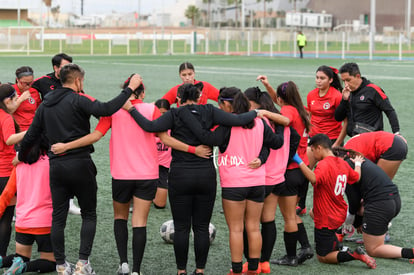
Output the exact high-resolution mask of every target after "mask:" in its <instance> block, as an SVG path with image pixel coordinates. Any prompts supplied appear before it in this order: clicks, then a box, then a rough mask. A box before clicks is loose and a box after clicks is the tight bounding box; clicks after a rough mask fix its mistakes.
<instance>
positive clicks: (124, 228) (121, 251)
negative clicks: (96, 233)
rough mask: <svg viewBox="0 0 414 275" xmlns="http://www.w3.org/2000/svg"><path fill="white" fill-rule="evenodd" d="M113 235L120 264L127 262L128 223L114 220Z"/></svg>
mask: <svg viewBox="0 0 414 275" xmlns="http://www.w3.org/2000/svg"><path fill="white" fill-rule="evenodd" d="M114 234H115V242H116V248H117V249H118V255H119V259H120V261H121V264H122V263H127V262H128V221H127V220H122V219H116V220H115V221H114Z"/></svg>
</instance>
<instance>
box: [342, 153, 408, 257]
mask: <svg viewBox="0 0 414 275" xmlns="http://www.w3.org/2000/svg"><path fill="white" fill-rule="evenodd" d="M346 151H349V152H346ZM335 153H336V154H337V155H339V156H345V160H346V162H347V163H348V164H349V166H350V167H351V168H352V167H356V166H357V165H358V163H357V162H355V163H354V162H352V161H351V160H350V159H349V158H350V157H352V156H353V155H355V154H356V153H357V152H355V151H353V150H349V149H346V150H345V155H344V151H343V150H341V149H340V148H338V149H337V151H336V152H335ZM361 169H362V173H361V180H360V181H359V182H358V183H356V184H353V185H349V186H347V187H346V196H347V198H348V202H349V207H348V215H347V218H346V220H345V224H344V227H352V226H353V225H354V226H355V227H356V228H358V229H359V231H362V237H363V240H364V246H365V249H366V250H367V253H368V255H370V256H372V257H379V258H391V259H395V258H406V259H410V263H412V262H413V259H414V249H413V248H402V247H398V246H395V245H389V244H384V241H385V234H386V232H387V231H388V224H389V223H390V222H391V220H392V219H393V218H394V217H396V216H397V215H398V213H399V212H400V209H401V198H400V194H399V191H398V187H397V186H396V185H395V184H394V183H393V182H392V180H391V179H390V178H389V176H388V175H387V174H385V172H384V171H383V170H382V169H381V168H380V167H378V166H377V165H375V164H374V163H373V162H371V161H370V160H369V159H366V160H365V161H364V162H363V163H362V167H361ZM361 214H362V217H361ZM361 225H362V226H361Z"/></svg>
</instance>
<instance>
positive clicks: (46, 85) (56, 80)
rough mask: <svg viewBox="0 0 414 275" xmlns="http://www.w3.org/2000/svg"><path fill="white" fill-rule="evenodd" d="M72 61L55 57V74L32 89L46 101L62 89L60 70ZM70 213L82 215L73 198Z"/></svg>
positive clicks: (35, 84) (34, 83) (64, 55)
mask: <svg viewBox="0 0 414 275" xmlns="http://www.w3.org/2000/svg"><path fill="white" fill-rule="evenodd" d="M72 61H73V59H72V57H71V56H69V55H67V54H65V53H58V54H56V55H55V56H53V58H52V67H53V72H51V73H49V74H47V75H44V76H42V77H39V78H38V79H36V80H35V81H34V82H33V83H32V88H34V89H36V90H37V91H38V92H39V94H40V95H41V97H42V99H44V98H45V96H46V94H48V93H49V92H50V91H53V90H56V89H58V88H60V87H62V83H61V81H60V70H61V69H62V67H63V66H64V65H66V64H69V63H72ZM82 92H83V91H82ZM69 213H71V214H75V215H80V209H79V207H77V206H76V205H75V203H74V202H73V198H71V199H70V201H69Z"/></svg>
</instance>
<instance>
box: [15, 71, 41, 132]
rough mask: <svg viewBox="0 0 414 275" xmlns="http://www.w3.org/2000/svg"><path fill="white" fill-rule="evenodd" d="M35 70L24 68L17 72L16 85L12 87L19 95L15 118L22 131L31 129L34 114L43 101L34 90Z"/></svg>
mask: <svg viewBox="0 0 414 275" xmlns="http://www.w3.org/2000/svg"><path fill="white" fill-rule="evenodd" d="M32 83H33V69H32V68H31V67H29V66H23V67H20V68H18V69H17V70H16V84H14V85H12V86H13V88H14V89H15V90H16V93H17V95H18V97H19V98H18V99H17V109H16V111H15V112H14V113H13V117H14V119H15V120H16V122H17V124H19V127H20V129H21V130H22V131H26V130H27V129H29V126H30V124H31V123H32V121H33V117H34V114H35V112H36V110H37V107H39V105H40V103H41V102H42V100H41V99H40V96H39V93H38V91H37V90H36V89H34V88H32V87H31V85H32Z"/></svg>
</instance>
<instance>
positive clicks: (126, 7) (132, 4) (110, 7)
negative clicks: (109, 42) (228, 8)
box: [0, 0, 176, 15]
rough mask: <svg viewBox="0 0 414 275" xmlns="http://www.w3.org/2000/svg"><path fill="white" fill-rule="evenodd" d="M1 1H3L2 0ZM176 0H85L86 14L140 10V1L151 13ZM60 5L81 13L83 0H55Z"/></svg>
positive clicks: (145, 9)
mask: <svg viewBox="0 0 414 275" xmlns="http://www.w3.org/2000/svg"><path fill="white" fill-rule="evenodd" d="M0 2H1V1H0ZM175 2H176V0H118V1H117V0H83V3H84V6H83V13H84V15H90V14H97V13H111V12H112V11H115V12H117V13H124V12H131V11H138V6H139V5H138V3H141V13H142V14H150V13H152V12H153V11H154V10H155V9H160V7H162V6H164V7H165V6H169V5H171V4H172V3H175ZM57 5H60V7H61V12H73V13H76V14H80V6H81V0H53V1H52V6H57Z"/></svg>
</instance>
